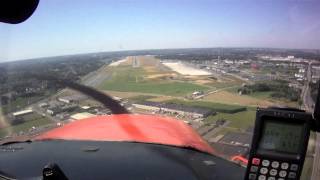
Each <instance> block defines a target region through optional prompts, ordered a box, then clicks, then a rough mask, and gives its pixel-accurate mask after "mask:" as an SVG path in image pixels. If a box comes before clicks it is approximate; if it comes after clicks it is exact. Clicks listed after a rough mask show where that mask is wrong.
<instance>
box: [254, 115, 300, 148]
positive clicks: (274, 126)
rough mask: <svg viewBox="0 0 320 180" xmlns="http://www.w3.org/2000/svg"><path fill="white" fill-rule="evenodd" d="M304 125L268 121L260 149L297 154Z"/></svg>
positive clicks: (264, 128) (263, 131)
mask: <svg viewBox="0 0 320 180" xmlns="http://www.w3.org/2000/svg"><path fill="white" fill-rule="evenodd" d="M302 130H303V125H299V124H288V123H282V122H275V121H268V120H266V121H265V123H264V126H263V130H262V136H261V140H260V143H259V149H261V150H269V151H275V152H283V153H293V154H297V153H298V152H299V147H300V145H301V139H302V137H301V136H302Z"/></svg>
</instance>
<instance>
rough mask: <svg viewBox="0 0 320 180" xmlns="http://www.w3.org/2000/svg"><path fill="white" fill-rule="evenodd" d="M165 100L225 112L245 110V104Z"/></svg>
mask: <svg viewBox="0 0 320 180" xmlns="http://www.w3.org/2000/svg"><path fill="white" fill-rule="evenodd" d="M165 102H167V103H174V104H181V105H185V106H193V107H204V108H209V109H212V110H214V111H216V112H225V113H235V112H239V111H245V110H246V107H245V106H239V105H230V104H222V103H214V102H208V101H186V100H179V99H172V100H168V101H165Z"/></svg>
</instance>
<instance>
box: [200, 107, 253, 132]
mask: <svg viewBox="0 0 320 180" xmlns="http://www.w3.org/2000/svg"><path fill="white" fill-rule="evenodd" d="M255 117H256V111H254V110H251V109H249V110H246V111H242V112H237V113H233V114H230V113H217V114H216V115H212V116H208V117H207V118H206V119H205V122H206V123H211V122H215V121H217V120H219V119H225V120H227V121H230V124H229V125H228V126H229V127H233V128H238V129H243V130H245V129H247V128H248V127H250V126H253V125H254V120H255Z"/></svg>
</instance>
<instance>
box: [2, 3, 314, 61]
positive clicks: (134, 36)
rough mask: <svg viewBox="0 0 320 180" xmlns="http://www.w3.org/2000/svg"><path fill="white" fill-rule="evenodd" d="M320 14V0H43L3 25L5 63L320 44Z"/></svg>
mask: <svg viewBox="0 0 320 180" xmlns="http://www.w3.org/2000/svg"><path fill="white" fill-rule="evenodd" d="M319 18H320V1H317V0H280V1H279V0H260V1H257V0H198V1H191V0H165V1H164V0H163V1H160V0H156V1H149V0H139V1H138V0H114V1H111V0H107V1H102V0H100V1H99V0H90V1H88V0H87V1H85V0H80V1H77V2H76V3H75V1H63V0H51V1H44V0H42V1H40V4H39V6H38V9H37V10H36V12H35V13H34V14H33V16H32V17H31V18H30V19H28V20H27V21H26V22H24V23H22V24H18V25H9V24H3V23H1V24H0V39H1V41H0V62H2V61H10V60H19V59H29V58H36V57H46V56H57V55H66V54H79V53H89V52H101V51H121V50H141V49H168V48H202V47H269V48H293V49H320V21H319Z"/></svg>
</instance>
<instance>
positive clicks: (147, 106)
mask: <svg viewBox="0 0 320 180" xmlns="http://www.w3.org/2000/svg"><path fill="white" fill-rule="evenodd" d="M132 105H133V106H134V107H136V108H139V109H144V110H147V111H156V112H164V113H170V114H180V115H184V116H191V117H193V118H205V117H207V116H209V115H212V114H215V112H214V111H213V110H212V109H209V108H202V107H191V106H184V105H181V104H173V103H161V102H150V101H145V102H141V103H136V104H132Z"/></svg>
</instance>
